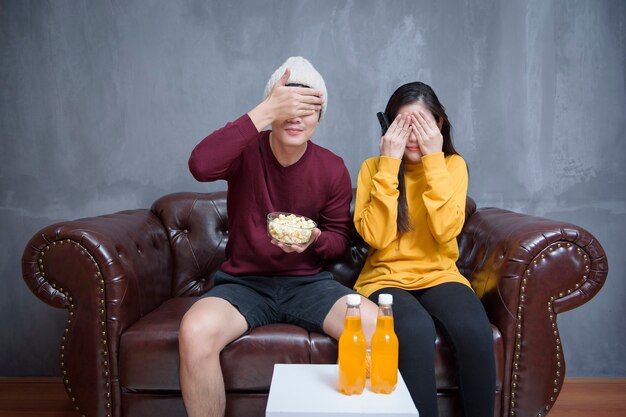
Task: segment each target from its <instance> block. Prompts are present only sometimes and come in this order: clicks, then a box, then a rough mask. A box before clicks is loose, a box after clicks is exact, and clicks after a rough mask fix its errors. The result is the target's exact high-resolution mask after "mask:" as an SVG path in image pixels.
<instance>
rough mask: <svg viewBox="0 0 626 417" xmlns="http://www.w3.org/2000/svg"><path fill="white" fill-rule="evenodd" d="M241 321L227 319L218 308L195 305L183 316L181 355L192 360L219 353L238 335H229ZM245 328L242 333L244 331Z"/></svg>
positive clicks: (180, 340) (179, 341)
mask: <svg viewBox="0 0 626 417" xmlns="http://www.w3.org/2000/svg"><path fill="white" fill-rule="evenodd" d="M238 325H239V323H232V322H231V321H230V320H225V319H224V315H223V314H220V313H219V312H218V311H217V310H216V309H212V308H207V307H206V306H205V307H200V306H194V307H192V308H191V309H190V310H189V311H188V312H187V313H186V314H185V315H184V317H183V319H182V321H181V323H180V328H179V331H178V344H179V352H180V355H181V357H183V358H185V357H186V358H188V359H190V360H195V359H202V358H208V357H211V356H215V355H219V353H220V352H221V351H222V349H223V348H224V347H225V346H226V345H227V344H228V343H230V342H231V339H233V338H234V337H236V336H229V332H232V330H233V328H237V326H238ZM244 331H245V328H244V329H242V331H241V332H240V333H243V332H244Z"/></svg>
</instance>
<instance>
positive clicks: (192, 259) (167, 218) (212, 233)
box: [152, 190, 476, 297]
mask: <svg viewBox="0 0 626 417" xmlns="http://www.w3.org/2000/svg"><path fill="white" fill-rule="evenodd" d="M353 194H354V190H353ZM475 210H476V204H475V203H474V201H473V200H472V199H471V198H469V197H468V198H467V205H466V210H465V218H466V220H467V219H468V218H469V216H471V215H472V214H473V213H474V211H475ZM152 212H153V213H154V214H155V215H156V216H157V217H159V218H160V219H161V222H163V225H164V227H165V229H166V231H167V234H168V236H169V240H170V245H171V251H172V258H173V263H174V268H173V269H174V271H173V273H174V277H173V280H172V296H173V297H178V296H191V295H199V294H202V293H204V292H205V291H207V290H208V289H209V288H211V286H212V285H213V274H214V273H215V271H216V270H217V269H218V268H219V267H220V265H221V264H222V262H223V261H224V259H225V258H224V250H225V248H226V242H227V241H228V216H227V212H226V192H225V191H220V192H215V193H208V194H207V193H190V192H186V193H174V194H168V195H166V196H163V197H161V198H159V199H158V200H157V201H155V202H154V204H153V205H152ZM350 212H351V213H354V197H353V198H352V203H351V204H350ZM367 251H368V246H367V244H366V243H365V242H364V241H363V239H361V236H359V234H358V233H357V232H356V229H355V228H354V225H352V227H351V233H350V248H349V250H348V251H347V252H346V253H345V254H344V256H343V257H341V258H339V259H336V260H333V261H332V262H327V263H326V265H325V267H324V269H326V270H328V271H330V272H332V273H333V275H334V276H335V279H337V280H338V281H339V282H341V283H342V284H344V285H346V286H348V287H350V288H352V286H353V285H354V283H355V282H356V279H357V277H358V275H359V272H360V271H361V268H362V267H363V263H364V262H365V259H366V258H367Z"/></svg>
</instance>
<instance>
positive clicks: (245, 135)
mask: <svg viewBox="0 0 626 417" xmlns="http://www.w3.org/2000/svg"><path fill="white" fill-rule="evenodd" d="M258 134H259V132H258V131H257V130H256V127H255V126H254V124H253V123H252V121H251V120H250V117H248V115H247V114H244V115H243V116H241V117H240V118H238V119H237V120H235V121H233V122H229V123H227V124H226V126H224V127H222V128H221V129H218V130H216V131H215V132H213V133H211V134H210V135H209V136H207V137H206V138H204V139H203V140H202V141H201V142H200V143H198V144H197V145H196V147H195V148H194V149H193V151H192V152H191V156H190V157H189V171H191V174H192V175H193V177H194V178H195V179H196V180H198V181H204V182H206V181H215V180H228V179H229V178H230V177H231V176H232V175H233V174H234V173H235V172H236V171H237V169H238V162H239V156H240V155H241V153H242V152H243V150H244V149H245V148H246V146H248V145H249V144H250V142H251V141H252V140H253V139H254V138H256V137H257V136H258Z"/></svg>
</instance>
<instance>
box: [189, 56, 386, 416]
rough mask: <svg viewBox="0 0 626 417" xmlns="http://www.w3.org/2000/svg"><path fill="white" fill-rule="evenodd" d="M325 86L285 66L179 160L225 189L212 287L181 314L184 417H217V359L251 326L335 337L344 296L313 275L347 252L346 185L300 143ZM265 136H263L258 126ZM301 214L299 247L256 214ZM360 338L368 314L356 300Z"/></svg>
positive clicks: (295, 65) (328, 157) (300, 68)
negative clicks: (221, 243) (292, 327)
mask: <svg viewBox="0 0 626 417" xmlns="http://www.w3.org/2000/svg"><path fill="white" fill-rule="evenodd" d="M326 104H327V98H326V86H325V83H324V79H323V78H322V76H321V75H320V74H319V73H318V72H317V71H316V70H315V68H314V67H313V65H311V63H310V62H309V61H307V60H306V59H304V58H302V57H291V58H289V59H288V60H287V61H286V62H285V63H284V64H283V65H282V66H281V67H280V68H278V69H277V70H276V71H275V72H274V74H273V75H272V77H271V78H270V80H269V81H268V83H267V86H266V88H265V99H264V100H263V101H262V102H261V103H260V104H259V105H257V106H256V107H255V108H254V109H252V110H250V111H249V112H248V113H247V114H245V115H243V116H241V117H240V118H238V119H237V120H235V121H233V122H230V123H228V124H226V126H224V127H222V128H221V129H218V130H216V131H215V132H213V133H211V134H210V135H209V136H207V137H206V138H205V139H203V140H202V141H201V142H200V143H199V144H198V145H197V146H196V147H195V149H194V150H193V152H192V154H191V157H190V158H189V168H190V170H191V172H192V174H193V176H194V177H195V178H196V179H197V180H198V181H215V180H219V179H222V180H226V181H227V182H228V199H227V209H228V229H229V240H228V244H227V246H226V261H225V262H224V263H223V264H222V267H221V270H220V271H218V272H217V273H216V274H215V286H214V287H213V288H212V289H211V290H209V292H208V293H206V294H205V295H204V296H203V297H202V298H201V299H200V300H198V301H197V302H196V303H195V304H194V305H193V306H192V307H191V309H190V310H189V311H188V312H187V314H185V316H184V317H183V320H182V322H181V327H180V333H179V352H180V381H181V389H182V392H183V399H184V401H185V407H186V409H187V413H188V414H189V416H190V417H206V416H223V415H224V410H225V393H224V381H223V377H222V372H221V368H220V362H219V355H220V352H221V350H222V349H223V348H224V347H225V346H226V345H227V344H228V343H230V342H232V341H233V340H235V339H237V338H238V337H240V336H241V335H242V334H244V333H245V332H247V331H249V330H250V329H252V328H255V327H258V326H262V325H266V324H270V323H277V322H280V323H291V324H296V325H298V326H301V327H304V328H305V329H308V330H310V331H318V332H322V331H323V332H324V333H326V334H328V335H330V336H332V337H334V338H335V339H338V338H339V336H340V335H341V332H342V330H343V320H344V314H345V306H346V302H345V301H346V296H347V294H351V293H354V291H352V290H351V289H349V288H347V287H345V286H343V285H341V284H340V283H338V282H336V281H335V280H334V279H333V277H332V275H331V274H330V273H328V272H324V271H322V266H323V262H324V259H330V258H334V257H338V256H340V255H341V254H343V253H345V251H346V250H347V248H348V234H349V230H350V222H351V221H352V220H351V216H350V208H349V206H350V201H351V198H352V188H351V187H352V185H351V182H350V176H349V173H348V170H347V169H346V166H345V164H344V163H343V160H341V158H339V157H338V156H336V155H335V154H333V153H332V152H330V151H329V150H327V149H324V148H322V147H320V146H318V145H316V144H314V143H313V142H311V141H310V139H311V138H312V136H313V133H314V132H315V129H316V128H317V125H318V124H319V122H320V120H321V119H322V118H323V116H324V113H325V111H326ZM270 124H271V125H272V130H271V131H269V130H266V131H263V130H262V129H263V128H265V127H266V126H268V125H270ZM275 211H282V212H290V213H295V214H298V215H302V216H306V217H308V218H310V219H312V220H314V221H315V222H316V223H317V225H318V227H316V228H315V229H314V230H313V232H312V233H311V238H310V240H309V241H308V242H307V243H306V244H302V245H295V244H294V245H285V244H283V243H280V242H277V241H274V240H271V239H270V238H269V237H268V235H267V223H266V216H267V214H268V213H271V212H275ZM361 310H362V316H363V330H364V333H365V335H366V338H367V340H370V339H371V335H372V333H373V332H374V328H375V320H376V314H377V306H376V305H375V304H373V303H372V302H370V301H369V300H367V299H365V298H362V305H361Z"/></svg>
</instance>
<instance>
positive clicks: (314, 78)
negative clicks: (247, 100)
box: [263, 56, 328, 120]
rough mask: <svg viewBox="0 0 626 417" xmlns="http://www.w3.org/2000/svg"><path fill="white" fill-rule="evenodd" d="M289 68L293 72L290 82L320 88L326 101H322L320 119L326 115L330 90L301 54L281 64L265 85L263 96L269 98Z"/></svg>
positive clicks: (288, 81)
mask: <svg viewBox="0 0 626 417" xmlns="http://www.w3.org/2000/svg"><path fill="white" fill-rule="evenodd" d="M287 68H289V69H290V70H291V74H290V75H289V80H287V83H288V84H302V85H306V86H307V87H311V88H313V89H315V90H320V91H321V92H322V93H323V94H324V96H323V99H324V102H323V103H322V109H321V110H320V120H322V117H324V113H325V112H326V104H327V102H328V92H327V91H326V84H325V83H324V79H323V78H322V76H321V75H320V73H319V72H317V70H316V69H315V67H313V65H312V64H311V63H310V62H309V61H307V60H306V59H305V58H303V57H301V56H292V57H291V58H288V59H287V60H286V61H285V63H284V64H283V65H281V66H280V67H279V68H278V69H277V70H276V71H274V73H273V74H272V76H271V77H270V79H269V80H268V82H267V85H266V86H265V94H264V95H263V98H267V96H269V94H270V92H271V91H272V88H274V85H276V83H277V82H278V80H279V79H280V77H282V76H283V74H284V73H285V69H287Z"/></svg>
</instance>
